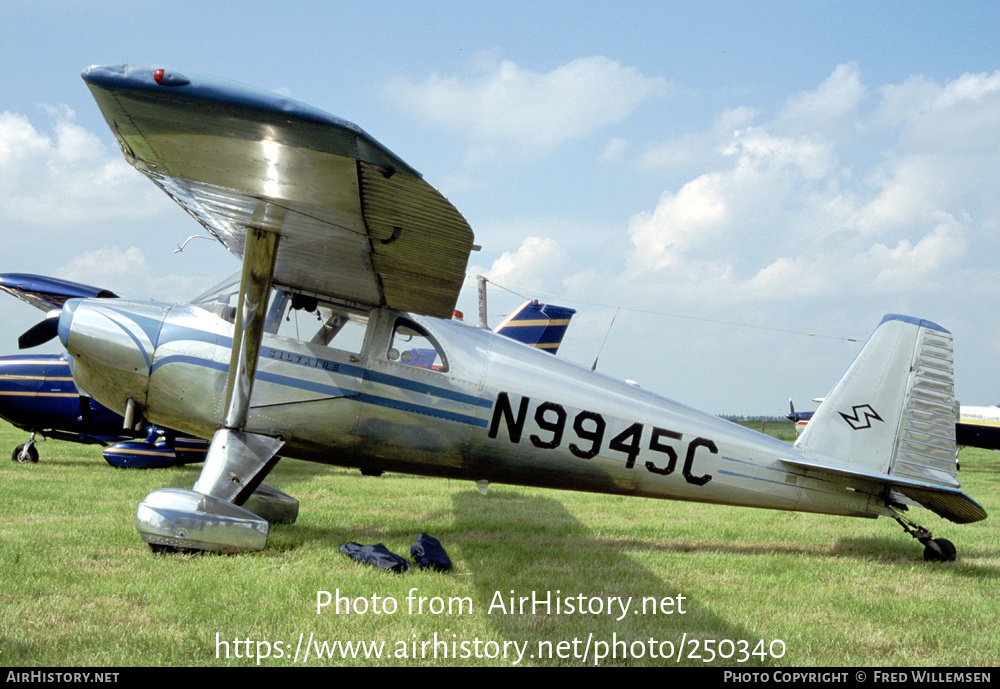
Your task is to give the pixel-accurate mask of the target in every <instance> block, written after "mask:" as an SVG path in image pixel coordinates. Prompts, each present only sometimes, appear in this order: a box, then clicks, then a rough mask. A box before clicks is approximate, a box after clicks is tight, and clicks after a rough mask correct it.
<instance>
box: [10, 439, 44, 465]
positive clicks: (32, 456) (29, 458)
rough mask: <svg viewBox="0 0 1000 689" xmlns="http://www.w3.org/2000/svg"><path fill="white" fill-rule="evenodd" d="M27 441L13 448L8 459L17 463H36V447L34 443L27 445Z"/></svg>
mask: <svg viewBox="0 0 1000 689" xmlns="http://www.w3.org/2000/svg"><path fill="white" fill-rule="evenodd" d="M25 445H27V443H22V444H20V445H18V446H17V447H15V448H14V452H13V454H11V456H10V461H12V462H17V463H18V464H28V463H29V462H30V463H32V464H37V463H38V449H37V448H36V447H35V446H34V445H28V446H27V447H25Z"/></svg>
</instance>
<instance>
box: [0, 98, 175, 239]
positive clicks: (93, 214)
mask: <svg viewBox="0 0 1000 689" xmlns="http://www.w3.org/2000/svg"><path fill="white" fill-rule="evenodd" d="M49 116H50V117H51V118H52V120H53V121H52V123H51V133H50V134H46V133H43V132H41V131H39V130H38V129H37V128H36V127H35V126H34V125H33V124H32V123H31V122H30V120H29V119H28V118H27V117H25V116H24V115H22V114H19V113H12V112H3V113H0V196H2V198H3V199H4V202H3V204H0V221H2V222H3V223H4V225H6V226H21V225H43V226H47V225H53V224H55V225H60V224H72V225H73V226H75V227H77V228H79V227H80V226H81V225H82V224H85V223H87V222H91V221H92V222H102V221H108V220H112V219H139V218H143V217H148V216H149V215H151V214H154V213H158V212H162V210H163V208H164V207H165V206H166V205H167V203H166V200H165V199H164V197H163V195H162V194H160V193H159V192H157V191H156V189H155V188H154V187H153V185H151V184H150V183H149V182H148V181H146V180H145V179H143V178H142V176H141V175H139V174H137V173H136V172H135V171H134V170H132V169H131V168H130V167H129V166H128V164H127V163H125V161H124V160H123V159H122V157H121V155H119V154H118V153H117V151H116V152H115V153H114V154H110V153H109V152H108V151H107V149H106V148H105V147H104V145H103V144H102V143H101V141H100V140H99V139H98V138H97V137H96V136H95V135H94V134H92V133H91V132H88V131H86V130H85V129H83V128H82V127H80V126H79V125H77V124H76V123H75V122H74V115H73V112H72V111H71V110H69V109H68V108H65V107H64V108H50V109H49Z"/></svg>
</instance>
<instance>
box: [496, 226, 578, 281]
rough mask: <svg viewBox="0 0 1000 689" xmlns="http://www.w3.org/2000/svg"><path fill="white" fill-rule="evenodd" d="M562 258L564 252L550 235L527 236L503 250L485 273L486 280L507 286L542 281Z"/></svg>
mask: <svg viewBox="0 0 1000 689" xmlns="http://www.w3.org/2000/svg"><path fill="white" fill-rule="evenodd" d="M565 258H566V254H565V252H564V251H563V250H562V248H561V247H560V246H559V243H558V242H557V241H555V240H554V239H544V238H541V237H528V238H526V239H525V240H524V241H523V242H522V243H521V246H519V247H518V248H517V250H516V251H513V252H511V251H508V252H505V253H504V254H503V255H501V256H500V257H499V258H498V259H496V260H495V261H494V262H493V265H492V266H491V267H490V268H489V269H488V270H487V271H486V272H485V274H486V277H488V278H489V279H490V280H492V281H494V282H498V283H500V284H504V285H509V286H511V287H516V286H518V285H544V284H546V283H548V282H549V277H550V276H551V275H552V274H553V273H554V272H558V270H559V268H561V266H560V263H562V262H563V261H564V260H565Z"/></svg>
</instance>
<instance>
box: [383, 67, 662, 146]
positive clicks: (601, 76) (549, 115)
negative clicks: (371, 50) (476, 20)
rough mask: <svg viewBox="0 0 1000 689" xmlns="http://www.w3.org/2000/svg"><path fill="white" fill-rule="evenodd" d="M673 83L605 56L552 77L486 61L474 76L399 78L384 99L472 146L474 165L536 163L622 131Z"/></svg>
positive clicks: (559, 70)
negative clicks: (606, 132) (602, 132)
mask: <svg viewBox="0 0 1000 689" xmlns="http://www.w3.org/2000/svg"><path fill="white" fill-rule="evenodd" d="M666 86H667V82H666V81H665V80H664V79H662V78H659V77H649V76H646V75H644V74H642V73H641V72H639V70H637V69H636V68H634V67H626V66H624V65H622V64H621V63H620V62H618V61H616V60H611V59H609V58H606V57H602V56H593V57H584V58H578V59H575V60H572V61H570V62H568V63H566V64H563V65H560V66H559V67H556V68H555V69H553V70H552V71H550V72H534V71H531V70H528V69H525V68H523V67H521V66H519V65H517V64H516V63H514V62H512V61H509V60H504V61H500V62H497V61H496V60H494V59H492V58H491V57H490V56H480V59H479V62H478V65H477V68H476V69H475V70H474V73H473V74H471V75H463V76H438V75H433V76H431V77H428V78H427V79H425V80H423V81H421V82H416V81H413V80H412V79H410V78H407V77H398V78H396V79H394V80H392V81H391V82H390V83H389V84H387V85H386V87H385V89H384V93H385V95H386V97H387V98H389V99H390V100H392V101H394V102H395V103H396V104H397V105H398V106H399V107H400V108H401V109H404V110H407V111H410V112H412V113H413V114H414V115H415V116H416V117H418V118H420V119H421V120H423V121H425V122H428V123H430V124H432V125H434V126H439V127H443V128H446V129H449V130H455V131H457V132H459V133H461V134H462V135H463V136H465V137H466V138H467V139H468V140H469V144H470V147H471V148H470V157H471V158H473V159H492V158H500V157H507V156H515V157H535V156H539V155H544V154H546V153H548V152H550V151H552V150H553V149H555V148H556V147H557V146H559V145H561V144H563V143H565V142H567V141H570V140H574V139H582V138H585V137H587V136H589V135H590V134H592V133H593V132H594V131H596V130H598V129H600V128H603V127H606V126H608V125H612V124H616V123H619V122H621V121H623V120H624V119H625V118H626V117H628V116H629V115H630V114H631V113H632V111H633V110H634V109H635V108H636V107H637V106H638V105H639V104H640V103H641V102H643V101H644V100H646V99H648V98H651V97H653V96H655V95H657V94H660V93H663V92H664V90H665V89H666Z"/></svg>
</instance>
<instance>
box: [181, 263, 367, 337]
mask: <svg viewBox="0 0 1000 689" xmlns="http://www.w3.org/2000/svg"><path fill="white" fill-rule="evenodd" d="M239 296H240V274H239V273H236V274H235V275H232V276H230V277H229V278H227V279H225V280H223V281H222V282H220V283H219V284H218V285H216V286H215V287H212V288H211V289H209V290H208V291H207V292H205V293H203V294H201V295H199V296H198V297H196V298H195V300H194V301H193V302H192V303H193V304H194V305H195V306H197V307H199V308H202V309H205V310H206V311H209V312H211V313H214V314H215V315H216V316H219V317H220V318H222V319H223V320H226V321H228V322H230V323H235V322H236V305H237V303H238V302H239ZM367 327H368V311H366V310H364V309H359V308H356V307H352V306H348V305H347V304H341V303H338V302H335V301H332V300H328V299H320V298H318V297H312V296H309V295H305V294H297V293H293V292H288V291H286V290H284V289H279V288H275V289H272V290H271V297H270V300H269V305H268V308H267V317H266V318H265V320H264V332H266V333H268V334H271V335H277V336H279V337H284V338H287V339H290V340H296V341H298V342H308V343H309V344H318V345H323V346H325V347H336V348H337V349H343V350H345V351H348V352H354V353H360V352H361V346H362V344H363V343H364V336H365V331H366V330H367ZM334 338H336V340H337V341H336V343H334V342H333V340H334Z"/></svg>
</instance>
